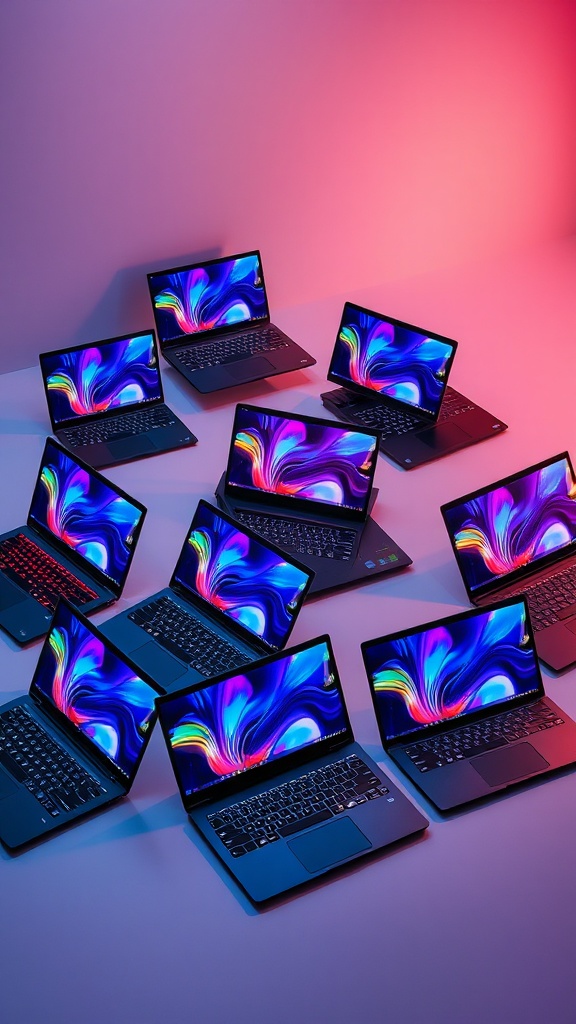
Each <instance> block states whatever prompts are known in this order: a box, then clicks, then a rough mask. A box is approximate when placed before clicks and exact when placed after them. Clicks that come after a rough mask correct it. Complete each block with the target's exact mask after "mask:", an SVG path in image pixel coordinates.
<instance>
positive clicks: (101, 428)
mask: <svg viewBox="0 0 576 1024" xmlns="http://www.w3.org/2000/svg"><path fill="white" fill-rule="evenodd" d="M174 423H176V419H175V416H174V413H173V412H171V410H170V409H169V408H168V406H166V405H157V406H154V408H152V409H141V410H139V411H138V412H125V413H122V415H121V416H111V417H107V418H105V419H102V420H95V421H93V422H92V423H85V424H83V425H82V426H78V427H69V428H68V429H67V430H63V431H62V433H63V435H64V436H65V438H66V443H67V444H68V445H70V447H71V448H77V447H79V446H80V445H86V444H98V443H100V442H105V441H119V440H121V439H122V438H124V437H134V436H137V435H138V434H145V433H146V432H147V431H148V430H154V429H155V428H157V427H171V426H172V425H173V424H174Z"/></svg>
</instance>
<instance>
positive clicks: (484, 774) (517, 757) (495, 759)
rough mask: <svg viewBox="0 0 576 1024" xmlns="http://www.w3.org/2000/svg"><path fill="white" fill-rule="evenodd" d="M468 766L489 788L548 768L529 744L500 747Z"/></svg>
mask: <svg viewBox="0 0 576 1024" xmlns="http://www.w3.org/2000/svg"><path fill="white" fill-rule="evenodd" d="M470 764H471V765H472V767H473V768H475V769H476V771H477V772H478V774H479V775H480V776H481V778H483V779H484V782H487V783H488V785H489V786H503V785H505V784H506V783H507V782H513V781H514V780H515V779H521V778H522V777H523V776H524V775H534V773H535V772H542V771H545V769H546V768H549V767H550V765H549V763H548V761H546V760H545V758H543V757H542V755H541V754H539V753H538V751H537V750H536V748H535V747H533V746H532V744H531V743H518V745H517V746H511V747H502V748H500V750H494V751H491V752H490V753H489V754H481V756H480V757H475V758H474V760H473V761H470Z"/></svg>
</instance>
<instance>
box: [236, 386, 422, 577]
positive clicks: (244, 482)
mask: <svg viewBox="0 0 576 1024" xmlns="http://www.w3.org/2000/svg"><path fill="white" fill-rule="evenodd" d="M377 456H378V436H377V434H375V433H374V431H370V430H367V429H359V428H358V427H355V428H353V427H341V426H339V425H338V424H336V423H334V422H332V421H330V420H323V419H316V418H315V417H312V416H300V415H296V414H295V413H286V412H277V411H275V410H273V409H262V408H259V407H257V406H251V405H238V406H236V414H235V417H234V426H233V428H232V441H231V445H230V455H229V458H228V467H227V469H226V473H225V474H224V476H223V477H222V479H221V480H220V483H219V484H218V487H217V489H216V495H217V498H218V501H219V503H220V504H221V505H222V507H223V508H225V509H227V510H228V511H229V512H230V513H231V514H232V515H233V516H234V517H235V518H236V519H237V520H238V521H239V522H241V523H243V524H244V525H246V526H250V527H252V529H254V530H256V532H257V533H258V534H259V535H260V536H264V537H267V538H269V539H270V540H272V541H274V542H275V543H276V544H278V545H279V546H280V547H281V548H282V549H283V550H285V551H290V552H294V554H295V556H296V557H297V558H299V559H300V560H301V561H302V562H304V564H305V565H308V566H310V568H311V569H313V570H314V572H315V577H314V582H313V583H312V586H311V588H310V592H311V593H313V594H315V593H316V594H317V593H320V592H321V591H324V590H330V589H332V588H333V587H341V586H345V585H347V584H349V583H355V582H357V581H360V580H364V579H372V578H373V577H375V576H380V575H382V573H386V572H391V571H394V570H396V569H403V568H405V567H406V566H407V565H411V564H412V559H411V558H409V556H408V555H407V554H406V553H405V552H404V551H402V549H401V548H400V547H398V545H397V544H396V543H395V541H393V540H392V538H391V537H389V536H388V534H386V533H384V531H383V530H381V529H380V527H379V526H378V524H377V523H376V522H374V520H373V519H372V518H370V516H369V514H368V513H369V511H370V508H371V506H372V502H373V500H374V498H375V495H376V490H373V488H372V482H373V480H374V473H375V470H376V462H377Z"/></svg>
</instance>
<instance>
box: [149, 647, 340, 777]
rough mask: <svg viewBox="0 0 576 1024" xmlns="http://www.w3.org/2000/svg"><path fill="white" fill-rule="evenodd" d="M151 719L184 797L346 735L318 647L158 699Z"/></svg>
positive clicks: (328, 663) (335, 686)
mask: <svg viewBox="0 0 576 1024" xmlns="http://www.w3.org/2000/svg"><path fill="white" fill-rule="evenodd" d="M159 712H160V720H161V722H162V728H163V731H164V736H165V738H166V740H167V742H168V743H169V745H170V748H171V753H172V764H173V766H174V770H175V772H176V776H177V778H178V782H179V785H180V789H181V792H182V794H183V795H185V796H190V795H191V794H193V793H197V792H198V791H199V790H203V789H208V788H209V787H210V786H213V785H215V784H216V783H219V782H223V781H224V780H226V779H229V778H230V777H231V776H233V775H239V774H241V773H246V775H247V776H249V774H250V773H251V772H252V771H253V770H254V769H255V768H260V767H262V766H263V765H266V764H270V763H271V762H273V761H280V760H281V759H282V758H283V757H286V756H287V755H289V754H292V753H294V752H295V751H298V750H303V749H304V748H307V747H310V748H313V747H314V746H315V745H316V744H317V743H319V742H321V741H322V740H325V739H329V738H332V737H338V736H340V735H341V734H342V736H344V735H345V734H346V733H347V731H348V716H347V712H346V708H345V705H344V698H343V696H342V692H341V689H340V686H339V683H338V681H337V678H336V676H335V672H334V668H333V664H332V660H331V657H330V651H329V648H328V645H327V643H326V641H325V640H322V641H321V642H319V643H315V644H313V645H312V646H307V647H306V648H305V649H304V650H297V651H296V652H295V653H292V652H290V651H287V652H285V653H284V654H282V655H281V656H279V657H276V658H274V660H272V661H269V662H266V663H264V664H262V663H260V664H256V665H255V666H253V667H251V668H248V669H245V670H243V671H242V673H241V674H237V675H233V676H229V677H228V678H227V679H225V680H223V681H221V682H218V683H214V684H212V685H210V684H208V685H207V686H204V687H196V688H195V689H194V690H193V692H192V693H186V694H184V695H182V696H179V695H178V694H176V695H175V696H174V698H172V697H170V698H169V699H166V698H163V699H162V701H161V702H160V704H159ZM311 756H312V753H311ZM280 770H281V769H280ZM250 785H252V780H251V779H250V778H249V777H247V778H246V786H250Z"/></svg>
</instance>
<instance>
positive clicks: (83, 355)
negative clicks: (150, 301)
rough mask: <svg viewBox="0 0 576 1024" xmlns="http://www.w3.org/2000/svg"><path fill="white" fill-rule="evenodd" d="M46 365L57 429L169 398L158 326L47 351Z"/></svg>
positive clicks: (44, 375) (44, 355)
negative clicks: (164, 384)
mask: <svg viewBox="0 0 576 1024" xmlns="http://www.w3.org/2000/svg"><path fill="white" fill-rule="evenodd" d="M40 370H41V372H42V380H43V383H44V390H45V392H46V401H47V403H48V412H49V414H50V422H51V424H52V429H53V430H61V429H64V428H66V427H71V426H75V425H77V424H80V423H88V422H90V421H92V420H94V419H97V418H98V417H100V416H105V415H107V414H116V413H118V412H119V411H120V410H132V411H135V410H137V409H142V408H145V407H146V406H148V405H154V404H156V403H158V402H162V401H164V394H163V391H162V381H161V378H160V367H159V365H158V352H157V349H156V338H155V337H154V331H142V332H141V333H140V334H131V335H125V336H122V337H119V338H109V339H108V340H106V341H97V342H93V343H91V344H88V345H78V346H76V347H75V348H67V349H64V348H63V349H60V350H58V351H56V352H44V353H42V354H41V355H40Z"/></svg>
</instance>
